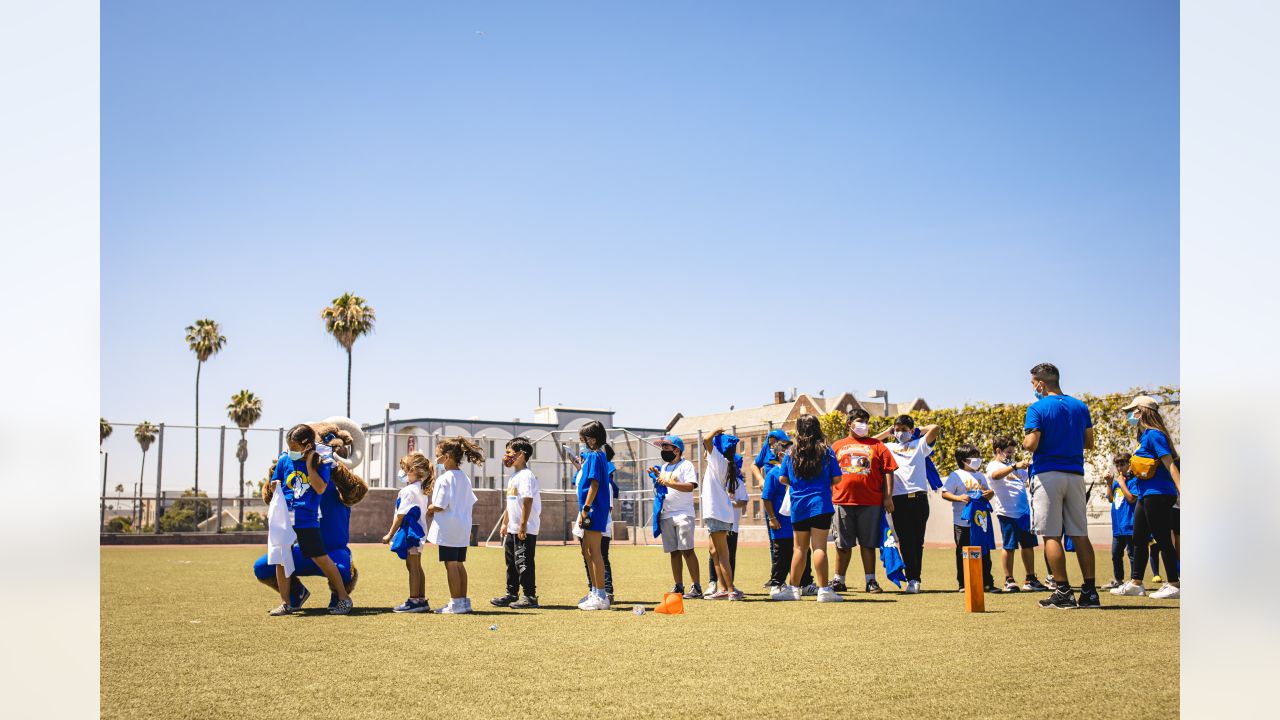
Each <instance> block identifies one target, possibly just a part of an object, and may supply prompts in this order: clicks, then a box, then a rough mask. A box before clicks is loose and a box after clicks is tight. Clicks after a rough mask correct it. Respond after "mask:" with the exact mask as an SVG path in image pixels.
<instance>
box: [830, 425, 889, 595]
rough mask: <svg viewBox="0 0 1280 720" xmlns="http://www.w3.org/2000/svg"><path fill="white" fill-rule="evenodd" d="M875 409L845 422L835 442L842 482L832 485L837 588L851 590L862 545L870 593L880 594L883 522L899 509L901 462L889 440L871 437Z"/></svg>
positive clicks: (833, 584) (864, 576)
mask: <svg viewBox="0 0 1280 720" xmlns="http://www.w3.org/2000/svg"><path fill="white" fill-rule="evenodd" d="M870 421H871V413H869V412H867V411H866V410H865V409H863V408H857V409H855V410H854V411H853V412H852V413H849V417H848V418H847V419H846V421H845V429H846V431H847V432H848V435H846V436H845V437H842V438H840V439H839V440H836V441H835V442H834V443H832V444H831V449H832V451H834V452H835V454H836V460H837V461H839V463H840V470H841V472H842V473H843V474H842V475H841V476H840V482H838V483H836V486H835V488H833V489H832V494H831V499H832V502H834V503H835V506H836V515H835V518H834V520H835V532H834V535H835V541H836V572H835V576H834V577H832V578H831V588H832V589H833V590H835V591H836V592H845V591H847V590H848V589H849V587H848V584H847V583H846V582H845V577H844V576H845V573H846V572H848V571H849V564H850V563H851V562H852V561H853V549H854V548H855V547H856V548H858V555H859V557H860V559H861V560H862V580H863V583H864V586H863V587H864V588H865V589H866V591H867V592H868V593H872V594H875V593H880V592H883V590H881V589H880V583H878V582H876V548H878V547H880V543H881V541H882V540H883V538H884V536H883V535H882V534H881V527H880V524H881V520H882V518H883V517H884V514H885V513H886V512H893V509H894V506H893V473H894V471H895V470H897V469H898V461H897V460H895V459H894V457H893V453H892V452H890V451H889V449H888V448H887V447H885V445H884V443H882V442H881V441H879V440H877V439H875V438H874V437H869V436H870V433H871V427H870Z"/></svg>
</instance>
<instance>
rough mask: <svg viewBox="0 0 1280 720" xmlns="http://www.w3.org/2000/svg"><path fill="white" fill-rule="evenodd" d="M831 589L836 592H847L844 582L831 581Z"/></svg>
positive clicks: (847, 588)
mask: <svg viewBox="0 0 1280 720" xmlns="http://www.w3.org/2000/svg"><path fill="white" fill-rule="evenodd" d="M831 589H832V590H834V591H836V592H849V586H848V585H845V584H844V580H832V581H831Z"/></svg>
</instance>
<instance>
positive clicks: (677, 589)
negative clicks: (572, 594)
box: [582, 583, 684, 600]
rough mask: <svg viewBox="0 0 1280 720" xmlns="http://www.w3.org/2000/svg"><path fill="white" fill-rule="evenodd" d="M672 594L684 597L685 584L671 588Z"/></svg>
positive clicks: (678, 584) (677, 584)
mask: <svg viewBox="0 0 1280 720" xmlns="http://www.w3.org/2000/svg"><path fill="white" fill-rule="evenodd" d="M671 592H673V593H679V594H681V595H684V583H676V585H675V587H673V588H671ZM582 599H583V600H586V599H587V598H585V597H584V598H582Z"/></svg>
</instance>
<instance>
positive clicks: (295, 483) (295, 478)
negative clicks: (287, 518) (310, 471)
mask: <svg viewBox="0 0 1280 720" xmlns="http://www.w3.org/2000/svg"><path fill="white" fill-rule="evenodd" d="M329 471H330V468H329V466H328V465H326V464H324V463H320V467H319V470H317V471H316V474H317V475H319V476H320V479H321V480H324V482H325V484H326V485H327V487H325V494H326V495H327V494H328V493H329V491H330V490H333V489H334V488H333V483H331V482H329ZM271 479H272V480H276V481H279V482H280V487H281V489H283V490H284V498H285V502H286V503H288V505H289V510H291V511H292V512H293V526H294V527H295V528H318V527H320V505H321V498H320V493H318V492H316V491H315V488H312V487H311V483H309V482H308V481H307V465H306V460H290V459H289V455H288V454H287V453H281V455H280V460H279V461H278V462H277V463H276V472H275V474H274V475H272V476H271ZM334 495H337V492H336V491H334Z"/></svg>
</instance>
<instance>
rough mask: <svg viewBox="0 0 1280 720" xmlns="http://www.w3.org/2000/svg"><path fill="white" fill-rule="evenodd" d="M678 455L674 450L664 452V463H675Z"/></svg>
mask: <svg viewBox="0 0 1280 720" xmlns="http://www.w3.org/2000/svg"><path fill="white" fill-rule="evenodd" d="M675 459H676V454H675V452H674V451H672V450H663V451H662V462H675Z"/></svg>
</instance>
